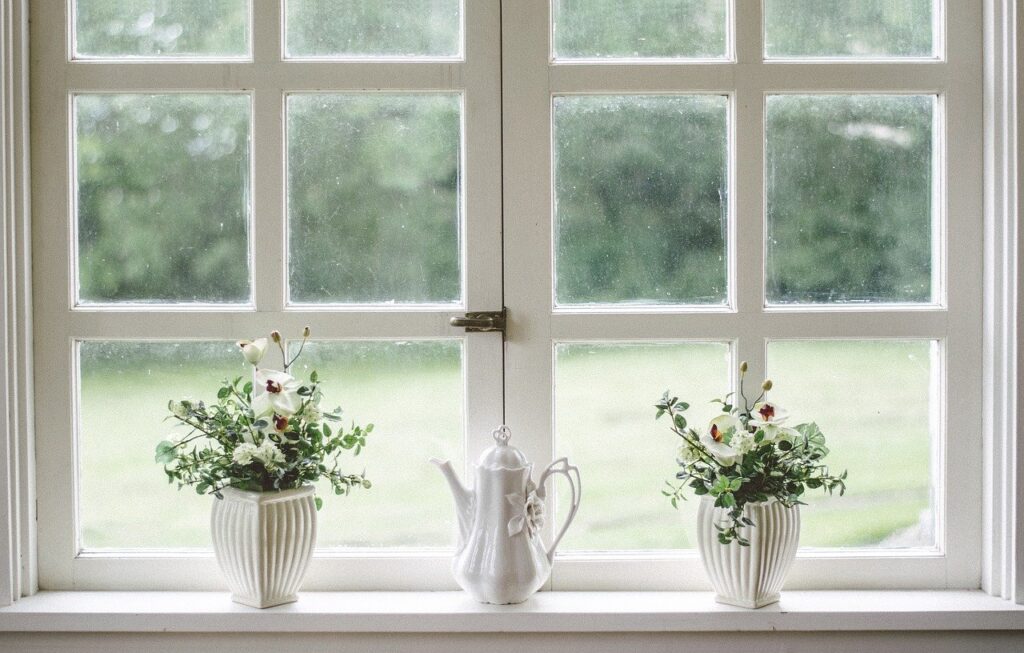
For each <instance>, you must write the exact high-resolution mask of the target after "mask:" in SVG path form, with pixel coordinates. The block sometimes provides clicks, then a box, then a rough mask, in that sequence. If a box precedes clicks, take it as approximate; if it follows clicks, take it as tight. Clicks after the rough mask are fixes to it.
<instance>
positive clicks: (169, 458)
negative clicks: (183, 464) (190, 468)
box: [155, 440, 177, 465]
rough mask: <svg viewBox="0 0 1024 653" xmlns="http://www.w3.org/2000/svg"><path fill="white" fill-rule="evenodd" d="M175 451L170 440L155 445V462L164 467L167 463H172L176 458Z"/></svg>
mask: <svg viewBox="0 0 1024 653" xmlns="http://www.w3.org/2000/svg"><path fill="white" fill-rule="evenodd" d="M175 449H176V447H175V445H174V443H173V442H171V441H170V440H164V441H163V442H161V443H160V444H158V445H156V456H155V460H156V462H158V463H163V464H165V465H166V464H167V463H171V462H174V459H175V458H177V454H176V453H175Z"/></svg>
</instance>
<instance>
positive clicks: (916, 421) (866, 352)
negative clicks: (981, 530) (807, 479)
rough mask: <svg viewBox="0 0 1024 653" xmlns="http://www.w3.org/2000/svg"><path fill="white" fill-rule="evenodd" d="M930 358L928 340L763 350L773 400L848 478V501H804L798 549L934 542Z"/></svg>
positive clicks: (932, 349)
mask: <svg viewBox="0 0 1024 653" xmlns="http://www.w3.org/2000/svg"><path fill="white" fill-rule="evenodd" d="M937 359H938V343H936V342H934V341H928V340H889V341H884V340H874V341H871V340H867V341H848V340H846V341H839V340H832V341H828V340H825V341H778V342H771V343H769V345H768V369H769V372H770V376H771V378H772V380H773V381H774V384H775V385H774V389H773V390H772V392H771V398H772V400H774V401H777V402H778V403H779V404H780V405H782V406H783V407H785V408H786V409H787V410H788V411H789V413H790V415H791V417H790V421H791V422H793V423H794V424H799V423H803V422H817V424H818V426H820V427H821V430H822V432H823V433H824V434H825V438H826V441H827V443H828V447H829V449H830V450H831V452H830V453H829V456H828V459H827V461H826V462H827V463H828V465H829V467H830V468H831V469H832V470H833V471H834V472H839V471H842V470H843V469H847V470H849V472H850V477H849V480H848V490H847V492H846V496H843V497H839V496H833V497H829V496H828V495H826V494H824V493H823V492H822V491H820V490H818V491H811V492H810V493H809V494H808V495H807V496H806V497H805V500H806V501H807V503H808V504H809V505H808V506H807V507H805V508H802V509H801V515H800V518H801V521H802V523H803V525H802V529H801V535H800V544H801V545H802V546H817V547H886V548H902V547H929V546H933V545H934V544H935V542H936V537H935V515H934V512H933V507H934V505H935V504H934V500H935V497H934V493H935V488H934V486H933V480H932V466H933V464H934V462H933V460H932V457H933V455H934V454H933V451H932V445H933V442H936V439H935V437H934V435H933V434H935V433H936V432H937V429H938V427H939V421H940V419H941V408H940V404H939V402H938V399H937V397H936V393H937V390H936V388H937V387H938V382H937V378H936V375H937V374H938V366H937V364H936V361H937Z"/></svg>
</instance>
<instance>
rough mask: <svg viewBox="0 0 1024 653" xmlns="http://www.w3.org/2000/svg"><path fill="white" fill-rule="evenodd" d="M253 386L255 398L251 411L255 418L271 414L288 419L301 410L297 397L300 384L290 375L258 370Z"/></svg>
mask: <svg viewBox="0 0 1024 653" xmlns="http://www.w3.org/2000/svg"><path fill="white" fill-rule="evenodd" d="M255 385H256V388H255V390H256V396H255V398H253V400H252V410H253V412H254V413H255V414H256V417H266V416H267V415H271V414H277V415H283V416H285V417H290V416H291V415H294V414H295V413H296V412H298V410H299V409H300V408H302V398H301V397H300V396H299V388H301V387H302V383H300V382H299V381H298V380H297V379H296V378H295V377H293V376H292V375H290V374H286V373H285V372H278V371H276V370H258V371H257V372H256V383H255Z"/></svg>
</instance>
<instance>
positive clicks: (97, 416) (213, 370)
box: [78, 341, 252, 549]
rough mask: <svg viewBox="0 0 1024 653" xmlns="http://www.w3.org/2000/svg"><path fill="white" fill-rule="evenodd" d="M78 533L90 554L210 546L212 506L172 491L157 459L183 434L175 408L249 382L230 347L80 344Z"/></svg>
mask: <svg viewBox="0 0 1024 653" xmlns="http://www.w3.org/2000/svg"><path fill="white" fill-rule="evenodd" d="M79 355H80V370H81V382H80V386H79V392H80V400H79V417H78V420H79V422H78V423H79V427H78V458H79V474H80V478H79V498H78V504H79V507H78V510H79V527H80V529H81V532H80V537H81V544H82V547H83V548H86V549H102V548H159V547H209V546H210V502H211V501H213V499H212V498H211V497H207V496H199V495H197V494H196V493H195V492H194V491H193V490H191V489H190V488H184V489H182V490H181V491H179V490H178V489H177V486H176V485H171V484H169V483H168V482H167V477H166V476H164V473H163V470H162V469H161V467H160V465H158V464H156V463H155V462H153V451H154V449H155V448H156V445H157V443H158V442H160V441H161V440H165V439H168V438H169V436H171V435H175V436H176V435H180V434H181V433H178V432H177V431H179V429H175V428H173V424H172V423H171V422H169V421H167V420H165V419H164V418H165V417H166V416H167V402H168V401H169V400H171V399H177V398H182V397H192V398H195V399H205V400H212V399H213V398H215V397H216V396H217V389H218V388H219V387H220V382H221V381H222V380H223V379H226V378H235V377H237V376H242V375H245V374H250V373H251V372H250V371H249V370H251V369H252V368H251V367H250V366H249V365H248V363H246V362H245V361H244V360H243V359H242V357H241V356H239V355H238V347H237V346H236V345H235V343H233V342H182V343H170V342H93V341H87V342H82V343H81V344H80V346H79Z"/></svg>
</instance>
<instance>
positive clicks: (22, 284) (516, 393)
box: [0, 0, 1024, 605]
mask: <svg viewBox="0 0 1024 653" xmlns="http://www.w3.org/2000/svg"><path fill="white" fill-rule="evenodd" d="M520 1H521V0H512V1H511V2H510V1H509V0H505V2H504V5H503V9H504V11H503V15H502V19H503V23H504V24H505V25H512V24H513V23H516V22H525V23H529V22H531V21H533V20H535V19H536V16H529V15H527V13H528V12H522V11H517V7H516V5H517V4H519V2H520ZM741 1H742V0H741ZM472 2H474V0H470V3H472ZM28 4H29V3H28V0H12V1H11V2H8V3H4V5H3V9H2V11H0V60H2V61H3V65H2V67H0V74H2V82H3V83H2V84H0V118H2V120H0V127H2V130H0V146H2V147H0V154H2V157H0V163H2V169H0V172H2V181H3V185H2V190H3V194H2V195H0V209H2V215H3V219H4V230H3V240H2V253H3V263H4V271H5V276H4V281H3V283H2V284H0V292H2V297H0V299H2V300H3V301H2V302H0V306H2V307H3V309H4V310H3V313H2V321H3V326H4V329H3V330H2V331H0V344H2V345H3V346H2V347H0V363H3V365H2V367H3V369H4V372H5V374H4V377H3V380H4V386H3V387H0V390H5V391H6V392H5V393H4V399H5V401H6V410H5V411H4V412H3V414H0V445H2V446H0V605H4V604H5V603H8V602H10V601H13V600H16V599H17V598H18V597H19V596H23V595H29V594H32V593H34V592H35V591H37V589H38V583H37V581H36V578H35V573H36V568H37V562H38V560H37V555H36V547H35V544H34V539H35V532H36V529H35V528H34V527H33V525H34V522H35V513H34V506H35V499H36V498H37V495H45V494H46V493H48V492H49V491H50V489H51V481H52V479H44V480H43V481H42V482H41V483H40V491H38V492H37V488H36V481H35V478H34V475H33V471H34V469H35V465H34V462H33V458H34V443H35V439H36V438H35V433H34V431H35V429H34V424H33V421H32V414H33V411H32V409H31V406H32V401H33V399H34V393H33V383H32V379H33V366H32V357H31V355H29V352H30V351H31V349H30V347H31V342H32V334H33V330H32V310H31V307H32V302H31V298H32V290H33V288H32V285H31V265H30V263H31V262H32V260H33V256H32V249H31V247H30V245H31V240H30V236H29V234H30V233H31V228H30V227H31V222H30V220H29V217H30V208H29V192H28V182H29V174H28V164H29V148H28V119H29V109H28V82H29V76H28V61H29V58H28V46H27V41H28V39H27V32H28ZM958 4H959V3H958ZM983 5H984V19H985V21H984V23H985V59H986V61H985V63H986V65H985V71H984V73H985V74H984V79H985V89H984V90H985V117H984V134H985V187H984V190H985V193H984V197H985V232H984V233H985V285H984V288H985V311H984V326H985V329H984V334H985V347H984V356H983V362H984V369H983V374H984V385H983V390H984V414H983V418H984V421H985V424H984V429H983V435H984V437H983V446H984V454H985V455H984V459H983V461H982V462H983V466H982V465H978V466H977V467H978V469H977V470H975V471H977V472H978V476H979V477H981V476H982V472H983V476H984V488H983V489H984V502H981V501H980V500H979V501H976V502H974V503H973V504H972V505H969V506H967V508H968V509H969V510H970V511H971V512H978V511H981V512H983V515H984V525H983V528H982V537H983V540H984V546H983V547H982V551H981V557H982V563H983V573H982V575H981V579H980V582H981V586H982V587H983V589H985V590H986V591H988V592H989V593H992V594H994V595H997V596H1004V597H1006V598H1010V599H1015V600H1017V601H1018V602H1024V551H1022V543H1024V455H1022V451H1021V448H1020V446H1019V442H1020V431H1019V425H1020V424H1021V419H1022V418H1024V416H1022V415H1021V412H1020V411H1021V408H1022V407H1024V401H1022V400H1024V395H1022V390H1024V383H1022V381H1024V379H1022V378H1021V370H1024V360H1022V348H1020V347H1019V346H1018V344H1019V343H1018V339H1017V338H1018V335H1017V334H1018V333H1024V331H1021V329H1022V328H1024V324H1022V322H1024V314H1022V312H1021V310H1020V307H1021V306H1024V295H1022V292H1024V288H1022V286H1021V285H1020V284H1018V283H1017V280H1016V279H1017V274H1018V271H1019V270H1020V269H1021V263H1022V261H1021V252H1022V251H1024V249H1022V248H1024V242H1021V238H1022V234H1021V231H1020V230H1019V229H1018V223H1017V215H1018V208H1019V206H1020V198H1019V197H1018V192H1017V189H1018V187H1019V186H1020V185H1021V184H1022V183H1024V178H1022V177H1021V169H1022V167H1021V166H1019V165H1018V161H1019V156H1020V143H1019V134H1018V124H1019V122H1020V116H1019V112H1018V108H1017V105H1018V102H1019V100H1020V98H1019V91H1018V88H1019V84H1018V78H1019V71H1020V70H1022V69H1024V61H1020V59H1019V57H1020V54H1019V53H1020V52H1021V48H1020V45H1021V43H1022V37H1024V17H1022V16H1021V15H1019V14H1018V12H1017V9H1016V6H1015V5H1016V3H1015V2H1014V0H984V2H983ZM35 18H36V17H35V16H33V19H34V20H35ZM34 29H35V28H34ZM513 29H515V27H513ZM738 31H739V32H740V34H739V35H740V37H741V38H742V37H743V34H744V33H747V32H750V31H751V30H750V25H746V27H744V25H740V26H738ZM755 31H756V30H755ZM508 34H509V32H508V31H506V32H505V34H503V37H502V39H503V41H505V42H506V55H505V64H504V70H505V74H506V75H508V74H509V70H510V68H512V67H516V68H518V74H519V75H520V77H519V79H520V80H521V83H520V84H519V85H518V87H517V92H518V93H519V94H518V95H517V99H516V101H517V102H522V103H524V104H525V105H526V106H527V107H529V108H528V109H526V110H524V111H522V113H519V114H518V115H519V118H518V119H517V118H516V114H514V113H513V114H509V111H510V109H511V110H515V109H516V108H515V106H511V107H510V104H511V103H512V100H511V99H510V98H508V97H506V98H505V101H504V102H505V110H506V115H505V118H504V129H505V133H506V139H505V143H504V147H505V152H504V161H505V166H506V170H505V174H506V175H507V181H506V182H505V193H506V199H505V202H504V210H505V212H506V214H507V219H506V221H505V225H506V230H507V232H508V233H507V238H506V247H508V254H509V256H510V258H512V259H514V258H516V257H517V255H518V256H520V257H523V258H520V259H519V260H521V261H532V262H534V263H537V262H538V260H539V259H538V256H543V255H544V253H543V252H542V253H540V254H538V255H537V256H531V255H530V252H529V251H527V250H528V248H526V247H525V244H524V245H519V246H517V245H516V241H517V240H518V239H517V238H516V236H517V235H520V234H521V232H522V229H517V225H518V223H520V222H529V221H532V220H536V219H537V216H538V215H541V216H543V215H545V214H546V213H545V212H546V211H548V210H549V206H550V205H549V203H547V202H545V201H544V200H549V199H550V198H549V196H548V197H542V198H539V200H538V201H532V200H531V198H530V194H529V192H535V190H536V188H537V186H533V185H532V183H531V180H536V174H535V171H534V170H531V167H530V165H529V162H530V160H531V159H530V156H529V155H528V152H529V150H530V148H531V143H532V144H533V145H534V146H535V145H537V143H538V136H539V138H540V140H541V141H542V140H543V139H544V134H535V133H532V132H531V131H530V129H529V124H530V123H531V121H532V120H535V119H536V116H537V115H538V112H542V111H548V110H549V108H548V107H549V102H550V99H549V91H548V89H547V88H546V86H538V87H536V88H534V87H532V86H527V85H525V84H526V83H528V82H529V81H530V80H533V81H534V82H538V83H541V84H546V83H547V79H546V77H547V70H546V68H547V62H546V61H544V62H543V67H542V66H541V64H540V63H539V62H538V61H537V60H536V58H535V55H536V54H537V52H538V43H536V42H535V41H536V39H533V40H532V41H531V44H530V45H529V47H525V48H524V51H523V56H522V57H521V58H520V60H519V61H515V62H513V61H511V59H512V57H511V56H510V55H509V53H510V52H511V51H510V50H509V49H508V47H509V46H510V45H511V44H510V43H508V41H509V36H508ZM750 35H751V36H755V35H753V34H750ZM756 38H757V40H758V42H759V41H760V33H759V32H758V33H757V34H756ZM256 47H257V56H259V55H258V52H259V49H258V48H259V46H258V45H257V46H256ZM979 49H980V44H979V46H978V48H976V50H979ZM527 51H529V52H528V53H527ZM740 54H741V55H742V48H741V52H740ZM545 56H546V50H545ZM806 66H807V69H808V70H813V66H812V65H806ZM898 67H899V66H890V65H887V64H882V65H880V68H881V69H883V70H886V71H888V72H885V73H884V74H885V75H886V76H891V75H894V74H896V73H897V68H898ZM370 70H371V67H367V68H366V69H365V70H364V73H366V74H368V73H369V72H370ZM605 70H614V67H609V68H606V69H605ZM676 72H682V71H676ZM553 74H560V73H557V72H554V73H553ZM583 74H586V71H584V73H583ZM591 74H592V75H593V74H601V71H596V70H595V71H592V72H591ZM690 75H692V81H696V80H700V79H714V77H713V76H710V77H709V74H708V73H701V72H691V73H690ZM212 76H215V75H212ZM542 76H543V77H542ZM641 79H643V78H641ZM719 81H721V80H719ZM851 81H856V75H853V79H852V80H851ZM924 81H928V80H927V79H925V80H924ZM709 88H710V86H709ZM616 90H632V89H631V88H619V89H616ZM948 124H949V122H947V125H948ZM747 128H748V129H751V126H750V125H749V124H748V125H747ZM758 129H759V127H758ZM978 129H979V130H980V127H979V128H978ZM37 147H38V145H37ZM543 147H546V145H543ZM524 156H525V158H524ZM533 156H534V159H533V161H534V163H536V162H537V161H536V157H537V155H536V154H534V155H533ZM37 159H38V152H37V153H36V157H34V158H33V170H34V171H35V174H36V176H39V175H48V174H50V173H51V172H52V171H51V170H48V169H46V168H45V167H42V166H39V165H36V164H35V161H36V160H37ZM543 164H544V166H546V167H547V168H548V169H549V164H548V162H547V161H544V162H543ZM548 181H549V180H545V183H544V184H542V185H541V186H539V188H546V183H547V182H548ZM734 188H736V190H737V192H738V193H740V194H741V195H742V193H743V191H742V189H740V188H738V187H736V186H734ZM61 192H64V193H66V190H64V191H61ZM749 199H750V198H748V201H749ZM756 199H757V201H760V198H756ZM737 201H738V204H740V205H741V206H742V203H743V200H742V197H740V198H739V199H738V200H737ZM538 207H539V208H540V213H537V212H536V210H537V209H538ZM744 215H749V214H748V213H743V212H742V211H741V213H740V217H739V219H740V220H741V221H742V220H743V219H744ZM758 217H759V216H758ZM750 233H751V232H750V230H747V234H748V236H749V235H750ZM739 246H740V247H742V246H743V244H742V242H741V243H740V244H739ZM524 255H525V257H524ZM35 258H36V259H38V258H40V257H39V253H38V251H37V252H36V256H35ZM36 265H37V266H38V265H39V263H38V261H37V263H36ZM533 269H542V270H543V269H545V268H544V267H543V265H542V266H541V267H539V268H538V267H536V266H534V267H533ZM513 285H514V284H510V286H513ZM527 285H528V284H527ZM529 290H530V289H529V288H525V287H523V288H520V289H519V292H522V293H525V294H526V295H528V297H526V299H529V298H531V297H532V299H533V301H534V302H535V308H538V309H539V311H540V312H538V313H536V315H537V316H539V318H535V319H532V320H531V319H528V318H527V312H526V308H527V306H523V307H522V308H521V309H520V311H517V312H516V313H513V315H514V318H513V329H514V330H516V331H514V332H519V333H520V334H521V335H523V336H525V337H531V338H533V339H534V341H535V342H534V347H533V351H532V356H531V355H530V354H531V352H530V351H525V352H521V353H522V354H525V355H517V356H511V355H510V361H512V362H515V361H518V363H517V364H516V367H520V368H523V369H528V368H529V367H530V365H531V364H538V363H539V364H540V366H541V368H540V369H541V373H540V376H543V375H544V374H545V373H547V374H548V375H550V365H551V363H550V360H548V361H545V360H543V358H545V357H543V356H539V355H538V351H537V350H538V349H545V350H546V353H547V354H548V356H547V357H548V358H549V355H550V336H551V334H552V325H553V324H557V323H558V320H557V319H555V318H553V317H550V315H549V314H550V305H546V306H545V305H543V304H542V303H541V302H540V300H539V299H538V298H539V297H543V295H540V294H538V293H537V292H529ZM534 290H536V289H534ZM36 292H38V289H37V290H36ZM509 294H510V301H509V303H511V302H512V296H513V295H514V294H515V293H513V292H512V290H511V289H510V291H509ZM739 299H740V301H739V303H740V306H742V305H743V298H742V297H741V298H739ZM749 299H750V298H749V297H748V300H749ZM758 299H760V298H758ZM747 305H748V306H749V305H750V304H749V302H748V304H747ZM756 305H757V303H756V302H755V303H754V306H756ZM480 308H481V309H484V308H490V307H480ZM979 314H980V311H979ZM882 316H883V317H884V316H885V313H884V312H883V313H882ZM812 317H813V316H812ZM720 319H721V318H720V316H717V315H715V316H713V317H711V318H710V319H706V318H705V317H704V316H695V317H693V316H691V317H690V318H689V320H690V321H691V322H692V323H693V325H695V326H696V327H699V328H701V329H704V330H712V328H713V327H714V326H715V324H716V320H720ZM772 319H774V320H776V321H777V322H778V323H779V324H781V325H783V326H785V325H787V324H789V325H790V327H791V328H792V326H793V322H792V321H787V320H788V318H787V317H786V316H782V315H780V316H778V317H777V319H776V317H774V316H773V318H772ZM814 319H819V318H814ZM846 319H847V320H850V321H849V322H847V324H849V328H851V329H852V328H855V327H858V326H859V327H865V328H868V330H870V327H871V320H869V319H863V320H857V319H856V318H855V317H854V316H847V317H846ZM975 319H976V318H975ZM648 320H649V323H650V324H651V325H652V329H653V331H654V332H655V333H668V336H669V337H677V335H678V334H677V333H675V332H672V331H673V330H672V320H671V318H666V317H664V316H662V315H651V316H648ZM602 321H604V322H606V324H607V325H608V326H609V327H615V317H614V316H606V317H603V318H602ZM275 326H276V324H275ZM615 328H619V329H622V327H615ZM691 329H692V327H691ZM688 331H689V330H688ZM670 332H671V333H670ZM538 333H541V334H543V336H544V338H539V337H538V335H537V334H538ZM626 335H627V336H628V334H626ZM596 337H602V338H603V337H612V336H610V335H609V333H608V332H607V331H606V332H599V333H597V334H596ZM545 338H546V342H544V347H541V348H538V347H537V346H536V345H537V342H538V341H542V342H543V341H544V340H545ZM514 346H515V345H514V344H510V346H509V347H510V349H511V348H513V347H514ZM755 349H756V348H755ZM755 353H756V352H755ZM748 358H749V357H748ZM511 372H512V373H513V374H519V373H520V371H519V370H515V369H513V370H511ZM535 376H536V375H535ZM524 394H525V393H523V392H521V391H520V390H517V389H514V388H510V392H509V397H508V399H507V402H508V410H509V411H510V415H509V419H510V421H511V419H515V418H516V416H517V415H518V416H520V417H522V418H525V419H527V420H529V419H530V416H529V414H528V412H524V411H523V410H522V407H523V405H524V404H525V403H526V400H525V398H524V396H523V395H524ZM39 397H40V398H41V399H47V400H48V399H49V398H50V390H49V389H42V391H41V392H40V394H39ZM541 400H543V398H541ZM548 401H550V399H548ZM538 421H543V417H541V418H540V419H539V420H536V419H535V420H533V421H527V422H525V424H532V425H534V426H536V425H537V423H538ZM969 426H970V427H971V430H972V432H975V433H976V432H977V430H978V428H977V424H974V423H972V424H970V425H969ZM525 431H526V428H525V427H524V428H520V430H519V432H520V433H522V432H525ZM529 448H532V449H536V450H537V452H539V453H540V454H543V453H544V451H545V450H550V448H551V445H550V443H549V442H547V443H545V442H540V441H539V440H536V439H535V440H534V441H533V443H532V444H531V445H529ZM531 453H532V452H531ZM46 455H49V454H48V453H47V454H46ZM538 462H541V460H538ZM569 562H572V563H573V564H575V565H577V566H578V567H579V570H580V571H586V570H587V569H586V568H587V567H589V568H590V570H591V571H593V572H595V573H598V572H602V571H607V570H609V569H612V568H615V567H618V565H617V564H615V565H612V564H611V563H612V561H608V560H605V561H593V562H588V561H579V562H577V561H570V560H559V564H558V565H557V566H556V574H559V573H560V571H559V570H560V569H561V567H562V566H563V564H566V563H569ZM655 562H656V563H657V564H658V565H659V567H660V568H662V569H664V568H665V567H666V564H665V563H667V562H668V561H661V562H658V561H655ZM846 562H847V561H839V565H838V566H839V567H844V566H845V567H849V566H850V565H848V564H846ZM850 562H852V561H850ZM595 565H596V566H595ZM800 566H808V562H807V561H805V560H801V561H799V563H798V568H797V569H796V570H795V571H794V574H795V575H796V577H797V578H799V577H800V574H801V570H800V568H799V567H800ZM812 566H813V565H812ZM618 568H621V567H618ZM193 569H194V571H196V572H197V573H204V572H206V571H211V570H212V567H210V566H209V565H206V566H202V567H194V568H193ZM626 575H628V572H624V573H620V574H616V577H618V578H621V577H622V576H626ZM391 577H393V576H392V575H391V574H388V575H387V576H385V577H384V578H383V579H382V582H378V583H375V587H376V588H378V589H383V588H385V586H387V581H388V578H391ZM556 578H557V575H556ZM626 580H628V579H626ZM189 582H190V579H188V578H185V579H183V578H181V577H179V578H177V579H176V582H175V585H174V586H175V587H176V588H182V589H184V588H185V587H186V586H187V585H188V584H189ZM558 583H559V581H557V580H556V584H558ZM615 583H616V578H611V579H610V580H609V584H615ZM651 589H654V588H653V587H652V588H651ZM676 589H678V587H676Z"/></svg>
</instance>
